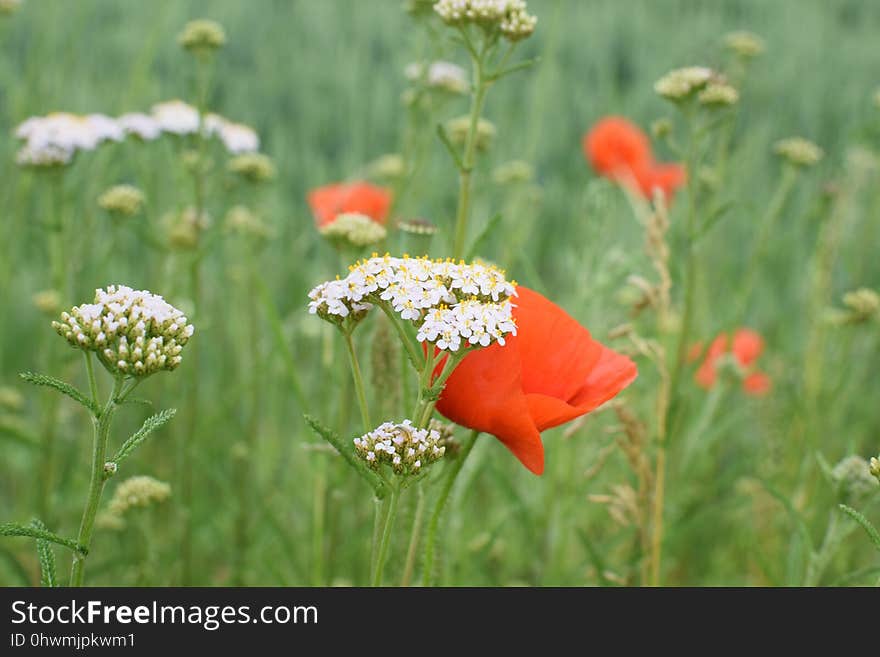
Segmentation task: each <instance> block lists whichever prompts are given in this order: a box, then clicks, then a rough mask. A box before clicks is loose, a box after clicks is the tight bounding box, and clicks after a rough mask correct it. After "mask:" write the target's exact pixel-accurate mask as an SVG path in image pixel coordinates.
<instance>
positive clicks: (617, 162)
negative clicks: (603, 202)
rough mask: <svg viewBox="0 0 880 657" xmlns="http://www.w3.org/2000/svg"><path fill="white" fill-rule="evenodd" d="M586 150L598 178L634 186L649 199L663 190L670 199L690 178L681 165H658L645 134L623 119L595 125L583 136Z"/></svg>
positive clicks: (608, 118)
mask: <svg viewBox="0 0 880 657" xmlns="http://www.w3.org/2000/svg"><path fill="white" fill-rule="evenodd" d="M583 149H584V156H585V157H586V158H587V160H589V162H590V164H591V165H592V166H593V168H594V169H595V170H596V172H597V173H598V174H599V175H602V176H605V177H606V178H609V179H611V180H615V181H617V182H620V183H623V184H632V183H635V186H636V187H637V188H638V190H639V191H640V192H641V193H642V195H643V196H645V197H646V198H651V197H652V196H653V194H654V190H656V189H660V190H662V191H663V194H664V196H665V197H666V199H671V198H672V195H673V194H674V193H675V190H676V189H678V188H679V187H681V186H682V185H683V184H684V183H685V181H686V179H687V176H686V174H685V170H684V167H682V166H681V165H680V164H674V163H660V162H656V161H655V160H654V155H653V153H652V151H651V143H650V141H649V140H648V137H647V136H646V135H645V133H643V132H642V131H641V130H640V129H639V127H638V126H637V125H635V124H634V123H632V122H630V121H628V120H627V119H625V118H623V117H621V116H608V117H605V118H604V119H601V120H600V121H599V122H598V123H596V124H595V125H594V126H593V127H592V129H590V131H589V132H588V133H587V134H586V135H584V139H583Z"/></svg>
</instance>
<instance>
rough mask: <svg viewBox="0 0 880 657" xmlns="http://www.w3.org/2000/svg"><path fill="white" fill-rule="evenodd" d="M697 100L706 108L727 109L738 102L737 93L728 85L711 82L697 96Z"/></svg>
mask: <svg viewBox="0 0 880 657" xmlns="http://www.w3.org/2000/svg"><path fill="white" fill-rule="evenodd" d="M697 100H698V101H699V102H700V104H701V105H705V106H706V107H714V108H719V107H729V106H731V105H735V104H736V103H737V102H738V101H739V92H738V91H737V90H736V89H735V88H733V87H732V86H730V85H729V84H723V83H720V82H711V83H709V84H708V85H706V88H705V89H703V90H702V91H701V92H700V93H698V94H697Z"/></svg>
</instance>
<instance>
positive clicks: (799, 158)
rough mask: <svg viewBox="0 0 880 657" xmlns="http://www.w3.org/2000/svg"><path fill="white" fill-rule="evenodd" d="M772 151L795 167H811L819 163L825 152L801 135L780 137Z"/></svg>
mask: <svg viewBox="0 0 880 657" xmlns="http://www.w3.org/2000/svg"><path fill="white" fill-rule="evenodd" d="M773 152H774V153H776V154H777V155H779V156H780V157H782V158H784V159H785V160H786V161H787V162H788V163H789V164H791V165H793V166H796V167H811V166H814V165H816V164H818V163H819V161H820V160H821V159H822V157H823V156H824V155H825V153H824V152H823V151H822V149H821V148H819V147H818V146H817V145H816V144H814V143H813V142H811V141H808V140H806V139H803V138H802V137H789V138H788V139H780V140H779V141H777V142H776V143H775V144H774V146H773Z"/></svg>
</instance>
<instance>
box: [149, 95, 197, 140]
mask: <svg viewBox="0 0 880 657" xmlns="http://www.w3.org/2000/svg"><path fill="white" fill-rule="evenodd" d="M151 113H152V115H153V120H154V121H155V122H156V124H157V125H158V126H159V130H161V131H162V132H167V133H170V134H172V135H191V134H195V133H196V132H198V129H199V110H197V109H196V108H195V107H193V106H192V105H190V104H189V103H185V102H183V101H182V100H178V99H174V100H167V101H165V102H162V103H156V104H155V105H153V108H152V110H151Z"/></svg>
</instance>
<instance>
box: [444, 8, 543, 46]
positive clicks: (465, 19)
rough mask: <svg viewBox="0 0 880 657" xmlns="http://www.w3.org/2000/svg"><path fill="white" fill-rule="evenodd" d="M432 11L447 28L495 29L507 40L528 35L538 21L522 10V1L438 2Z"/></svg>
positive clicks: (516, 39) (518, 38) (514, 39)
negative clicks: (465, 26)
mask: <svg viewBox="0 0 880 657" xmlns="http://www.w3.org/2000/svg"><path fill="white" fill-rule="evenodd" d="M434 11H435V12H437V14H438V15H439V16H440V18H442V19H443V22H445V23H446V24H447V25H467V24H474V25H478V26H480V27H481V28H483V29H486V30H492V29H495V28H497V29H498V30H500V32H501V33H502V34H503V35H504V36H505V37H507V39H508V40H510V41H519V40H521V39H525V38H526V37H529V36H531V34H532V32H534V31H535V26H536V25H537V24H538V18H537V17H536V16H532V15H531V14H529V13H528V11H527V10H526V3H525V1H524V0H438V1H437V3H436V4H435V5H434Z"/></svg>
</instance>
